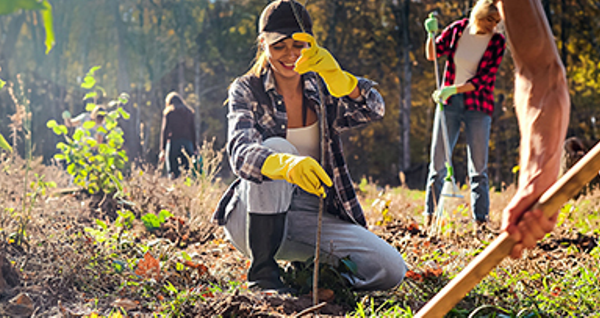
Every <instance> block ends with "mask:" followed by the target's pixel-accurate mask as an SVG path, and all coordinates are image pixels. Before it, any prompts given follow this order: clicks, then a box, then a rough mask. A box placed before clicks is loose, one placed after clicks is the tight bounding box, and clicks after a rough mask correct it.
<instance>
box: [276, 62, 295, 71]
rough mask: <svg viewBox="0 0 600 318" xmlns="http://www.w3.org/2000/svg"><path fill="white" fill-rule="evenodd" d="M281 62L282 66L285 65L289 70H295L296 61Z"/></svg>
mask: <svg viewBox="0 0 600 318" xmlns="http://www.w3.org/2000/svg"><path fill="white" fill-rule="evenodd" d="M279 63H280V64H281V66H283V67H284V68H285V69H288V70H293V69H294V66H295V64H294V63H284V62H279Z"/></svg>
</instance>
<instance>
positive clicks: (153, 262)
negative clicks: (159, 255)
mask: <svg viewBox="0 0 600 318" xmlns="http://www.w3.org/2000/svg"><path fill="white" fill-rule="evenodd" d="M135 273H136V274H137V275H139V276H142V277H147V278H159V277H160V263H159V262H158V260H157V259H156V258H154V257H152V255H150V252H146V254H145V255H144V259H142V260H140V261H139V263H138V268H137V269H136V270H135Z"/></svg>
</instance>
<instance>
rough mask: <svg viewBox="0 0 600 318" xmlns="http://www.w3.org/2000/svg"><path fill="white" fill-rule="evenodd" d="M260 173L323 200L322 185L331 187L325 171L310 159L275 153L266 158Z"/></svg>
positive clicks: (323, 191) (324, 195)
mask: <svg viewBox="0 0 600 318" xmlns="http://www.w3.org/2000/svg"><path fill="white" fill-rule="evenodd" d="M260 171H261V172H262V174H264V175H265V176H267V177H269V178H271V179H273V180H285V181H287V182H289V183H293V184H296V185H298V186H299V187H300V188H302V189H303V190H304V191H306V192H308V193H312V194H314V195H317V196H319V197H323V198H324V197H326V196H327V194H326V193H325V189H323V186H322V183H324V184H325V185H326V186H328V187H331V186H332V185H333V182H331V179H330V178H329V176H328V175H327V173H326V172H325V170H323V168H322V167H321V165H320V164H319V163H318V162H317V161H316V160H315V159H313V158H311V157H302V156H296V155H291V154H287V153H275V154H272V155H270V156H268V157H267V160H265V163H264V164H263V166H262V168H261V170H260Z"/></svg>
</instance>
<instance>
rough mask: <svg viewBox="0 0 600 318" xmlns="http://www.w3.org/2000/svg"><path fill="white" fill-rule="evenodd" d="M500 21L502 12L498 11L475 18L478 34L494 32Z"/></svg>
mask: <svg viewBox="0 0 600 318" xmlns="http://www.w3.org/2000/svg"><path fill="white" fill-rule="evenodd" d="M500 21H501V19H500V14H498V12H494V13H490V14H488V15H487V16H485V17H483V18H481V19H475V28H476V30H477V34H489V33H492V32H494V29H495V28H496V25H498V23H500Z"/></svg>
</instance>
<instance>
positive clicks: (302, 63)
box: [213, 0, 406, 291]
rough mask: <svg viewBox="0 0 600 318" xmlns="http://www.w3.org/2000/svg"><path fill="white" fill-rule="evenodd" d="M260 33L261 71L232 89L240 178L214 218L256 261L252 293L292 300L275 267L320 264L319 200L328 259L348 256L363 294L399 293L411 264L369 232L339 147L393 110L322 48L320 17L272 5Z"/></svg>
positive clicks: (234, 161) (230, 146) (233, 159)
mask: <svg viewBox="0 0 600 318" xmlns="http://www.w3.org/2000/svg"><path fill="white" fill-rule="evenodd" d="M292 6H293V7H292ZM294 10H295V11H296V14H297V15H296V14H294ZM296 16H297V17H298V19H297V18H296ZM258 33H259V35H258V52H257V57H256V62H255V64H254V66H253V67H252V68H251V69H250V71H249V72H248V73H246V74H245V75H244V76H242V77H240V78H238V79H236V80H235V81H234V82H233V83H232V84H231V87H230V89H229V99H228V107H229V113H228V121H229V134H228V143H227V151H228V153H229V156H230V165H231V167H232V168H233V170H234V173H235V174H236V175H237V176H238V177H239V178H238V180H236V181H235V182H234V183H233V184H232V185H231V186H230V187H229V189H228V190H227V192H226V193H225V194H224V196H223V198H222V199H221V201H220V202H219V205H218V206H217V209H216V211H215V214H214V216H213V217H214V219H215V220H217V221H218V222H219V224H220V225H224V226H225V232H226V234H227V236H228V238H229V239H230V240H231V241H232V242H233V244H234V245H235V246H236V248H237V249H238V250H239V251H240V252H242V253H243V254H244V255H246V256H247V257H250V258H251V259H252V263H251V266H250V269H249V271H248V275H247V277H248V281H249V285H250V286H251V287H253V288H259V289H275V290H279V291H283V290H285V287H284V284H283V283H282V281H281V278H280V269H279V266H278V265H277V262H276V259H280V260H288V261H306V260H307V259H309V258H310V257H313V256H314V253H315V245H316V231H317V216H318V211H319V202H320V197H324V198H325V209H324V210H325V213H324V214H323V221H322V233H321V240H322V242H323V244H322V245H321V251H320V253H322V255H323V257H322V259H324V260H326V261H329V262H331V263H333V264H335V263H337V262H338V261H339V260H340V259H342V258H344V257H347V256H349V257H350V259H351V260H352V261H353V262H354V263H356V265H357V274H356V275H353V276H349V279H350V281H351V284H352V286H353V288H355V289H357V290H376V289H388V288H392V287H394V286H396V285H398V284H400V282H401V281H402V279H403V278H404V274H405V273H406V266H405V264H404V260H403V259H402V256H401V255H400V253H398V251H397V250H396V249H395V248H393V247H392V246H390V245H389V244H387V243H386V242H385V241H384V240H382V239H381V238H379V237H378V236H377V235H375V234H373V233H371V232H370V231H368V230H367V229H366V225H367V223H366V220H365V217H364V215H363V211H362V208H361V206H360V204H359V202H358V199H357V197H356V193H355V192H354V188H353V186H352V180H351V179H350V175H349V173H348V169H347V166H346V162H345V160H344V156H343V153H342V144H341V138H340V133H341V132H342V131H344V130H347V129H349V128H353V127H357V126H361V125H363V124H366V123H368V122H370V121H373V120H378V119H381V118H382V116H383V114H384V112H385V105H384V102H383V99H382V97H381V95H380V94H379V93H378V92H377V91H376V90H375V89H374V88H373V86H374V85H375V83H374V82H372V81H369V80H367V79H363V78H356V77H355V76H353V75H352V74H350V73H348V72H345V71H343V70H342V69H341V68H340V66H339V65H338V63H337V62H336V60H335V59H334V57H333V56H332V55H331V54H330V53H329V52H328V51H327V50H326V49H324V48H322V47H319V46H318V45H317V43H316V41H315V40H314V38H313V36H312V21H311V18H310V16H309V14H308V12H307V11H306V9H305V8H304V6H302V5H301V4H299V3H298V2H295V1H291V0H276V1H273V2H271V3H270V4H269V5H268V6H267V7H266V8H265V9H264V11H263V12H262V14H261V16H260V20H259V27H258ZM323 82H324V84H325V85H326V86H327V89H325V88H324V86H323V85H322V84H323ZM319 90H322V93H323V95H324V96H323V97H324V100H323V101H321V99H320V97H319V95H320V94H319ZM321 102H324V103H325V109H326V111H325V113H321V107H320V103H321ZM320 120H324V121H325V130H324V131H320V125H319V123H320ZM321 133H322V134H323V135H324V137H323V138H324V139H323V140H320V137H319V136H320V134H321ZM323 142H324V146H325V153H324V154H321V150H320V149H321V148H320V145H321V143H323ZM320 158H325V159H324V161H321V159H320Z"/></svg>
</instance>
